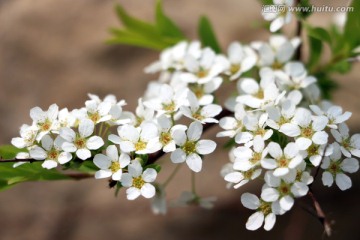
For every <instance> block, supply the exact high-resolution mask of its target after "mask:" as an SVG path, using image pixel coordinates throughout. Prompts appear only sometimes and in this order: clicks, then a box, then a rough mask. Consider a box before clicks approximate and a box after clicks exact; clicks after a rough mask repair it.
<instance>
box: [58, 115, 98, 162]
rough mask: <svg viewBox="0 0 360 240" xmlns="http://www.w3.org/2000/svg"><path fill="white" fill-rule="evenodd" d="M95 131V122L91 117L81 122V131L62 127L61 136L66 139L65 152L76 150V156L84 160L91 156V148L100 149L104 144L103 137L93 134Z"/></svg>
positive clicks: (63, 147)
mask: <svg viewBox="0 0 360 240" xmlns="http://www.w3.org/2000/svg"><path fill="white" fill-rule="evenodd" d="M93 132H94V123H93V122H92V121H91V120H89V119H83V120H82V121H81V122H80V124H79V133H75V132H74V130H72V129H71V128H66V127H65V128H62V129H60V136H61V137H62V138H63V139H65V142H64V143H63V144H62V149H63V150H64V151H65V152H76V156H77V157H78V158H80V159H82V160H86V159H88V158H90V157H91V152H90V150H96V149H99V148H100V147H101V146H103V145H104V141H103V140H102V138H101V137H98V136H91V135H92V134H93ZM90 136H91V137H90Z"/></svg>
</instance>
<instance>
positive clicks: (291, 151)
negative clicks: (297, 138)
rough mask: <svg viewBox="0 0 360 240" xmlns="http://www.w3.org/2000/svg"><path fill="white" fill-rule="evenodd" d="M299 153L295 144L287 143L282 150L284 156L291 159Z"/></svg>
mask: <svg viewBox="0 0 360 240" xmlns="http://www.w3.org/2000/svg"><path fill="white" fill-rule="evenodd" d="M298 153H299V149H298V147H297V146H296V144H295V143H293V142H291V143H288V144H287V145H286V147H285V149H284V155H285V156H286V157H287V158H293V157H295V156H296V155H297V154H298Z"/></svg>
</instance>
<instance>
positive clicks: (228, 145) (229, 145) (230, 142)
mask: <svg viewBox="0 0 360 240" xmlns="http://www.w3.org/2000/svg"><path fill="white" fill-rule="evenodd" d="M234 146H236V142H235V138H230V140H228V141H227V142H226V143H225V144H224V148H225V149H227V150H229V149H231V148H232V147H234Z"/></svg>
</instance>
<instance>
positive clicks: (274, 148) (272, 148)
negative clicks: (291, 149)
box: [268, 142, 283, 159]
mask: <svg viewBox="0 0 360 240" xmlns="http://www.w3.org/2000/svg"><path fill="white" fill-rule="evenodd" d="M268 149H269V154H270V155H271V156H272V157H273V158H275V159H279V158H281V157H282V155H283V151H282V149H281V147H280V145H279V144H278V143H275V142H270V143H269V145H268Z"/></svg>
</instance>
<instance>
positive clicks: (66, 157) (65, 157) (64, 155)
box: [58, 152, 72, 164]
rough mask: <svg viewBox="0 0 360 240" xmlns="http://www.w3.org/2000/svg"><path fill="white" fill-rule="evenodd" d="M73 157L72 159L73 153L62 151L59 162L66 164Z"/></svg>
mask: <svg viewBox="0 0 360 240" xmlns="http://www.w3.org/2000/svg"><path fill="white" fill-rule="evenodd" d="M71 159H72V155H71V153H68V152H62V153H60V155H59V157H58V162H59V163H60V164H65V163H67V162H69V161H70V160H71Z"/></svg>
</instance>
